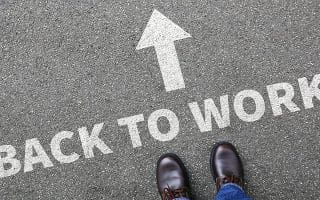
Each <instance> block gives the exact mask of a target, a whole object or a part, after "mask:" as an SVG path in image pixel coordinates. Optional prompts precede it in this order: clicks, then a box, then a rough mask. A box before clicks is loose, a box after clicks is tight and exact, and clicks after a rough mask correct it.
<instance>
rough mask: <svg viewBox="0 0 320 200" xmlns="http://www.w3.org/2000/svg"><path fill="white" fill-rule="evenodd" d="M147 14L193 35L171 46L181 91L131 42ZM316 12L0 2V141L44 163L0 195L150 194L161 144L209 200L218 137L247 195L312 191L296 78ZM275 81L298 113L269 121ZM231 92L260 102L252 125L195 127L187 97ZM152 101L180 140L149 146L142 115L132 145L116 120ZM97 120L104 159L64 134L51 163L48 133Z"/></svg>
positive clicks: (311, 148) (313, 168) (310, 144)
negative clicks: (37, 153) (288, 87)
mask: <svg viewBox="0 0 320 200" xmlns="http://www.w3.org/2000/svg"><path fill="white" fill-rule="evenodd" d="M154 9H157V10H159V11H160V12H161V13H162V14H164V15H165V16H166V17H168V18H169V19H171V20H172V21H173V22H175V23H176V24H177V25H179V26H180V27H181V28H183V29H184V30H185V31H187V32H188V33H190V34H191V35H192V37H191V38H187V39H183V40H179V41H176V42H175V45H176V49H177V53H178V56H179V61H180V65H181V70H182V73H183V76H184V81H185V85H186V87H185V89H181V90H176V91H172V92H166V90H165V88H164V86H163V80H162V77H161V74H160V70H159V66H158V61H157V57H156V54H155V51H154V49H153V48H148V49H143V50H139V51H137V50H136V49H135V48H136V45H137V44H138V41H139V39H140V37H141V35H142V33H143V30H144V28H145V26H146V24H147V22H148V20H149V18H150V15H151V13H152V11H153V10H154ZM319 11H320V3H319V1H317V0H314V1H307V0H300V1H289V0H288V1H256V0H252V1H247V0H246V1H230V0H222V1H221V0H217V1H204V0H198V1H194V0H184V1H178V0H176V1H173V0H172V1H171V0H169V1H164V0H163V1H156V0H139V1H138V0H128V1H125V0H118V1H111V0H105V1H103V0H90V1H84V0H78V1H74V0H70V1H46V0H44V1H40V0H39V1H38V0H34V1H24V0H21V1H12V0H0V145H5V144H10V145H13V146H14V147H15V148H16V149H17V158H18V159H19V160H21V162H22V161H23V157H24V145H25V141H26V140H27V139H31V138H38V139H39V141H40V142H41V144H42V145H43V147H44V149H45V150H46V151H47V152H48V155H49V157H50V158H51V159H52V161H53V163H54V166H53V167H50V168H43V167H42V166H41V165H36V166H35V170H34V171H32V172H27V173H24V172H23V171H20V172H19V173H17V174H16V175H13V176H10V177H4V178H1V179H0V199H10V200H12V199H32V200H33V199H121V200H122V199H160V197H159V195H158V192H157V189H156V182H155V164H156V161H157V159H158V157H159V156H160V155H161V154H163V153H167V152H175V153H176V154H178V155H179V156H180V157H181V159H182V160H183V161H184V162H185V165H186V166H187V168H188V170H189V173H190V175H191V184H192V187H193V192H194V194H195V197H196V199H200V200H205V199H211V198H212V196H213V195H214V182H213V180H212V177H211V174H210V170H209V155H210V150H211V147H212V145H213V144H214V143H216V142H218V141H221V140H228V141H231V142H233V143H234V144H235V146H236V147H237V148H238V149H239V152H240V154H241V157H242V159H243V162H244V164H245V173H246V188H247V191H248V193H249V195H250V196H252V197H253V198H254V199H261V200H265V199H274V200H279V199H292V200H293V199H310V200H316V199H320V192H319V187H320V177H319V176H320V175H319V163H320V155H319V152H320V151H319V150H320V148H319V146H320V145H319V144H320V134H319V131H320V123H319V121H320V114H319V110H320V101H318V100H315V101H314V105H315V106H314V108H312V109H307V110H306V109H304V107H303V103H302V99H301V96H300V94H299V88H298V83H297V79H298V78H301V77H307V78H308V79H309V80H311V78H312V77H313V76H314V75H316V74H318V73H320V68H319V67H320V66H319V64H320V50H319V47H320V17H319V16H320V12H319ZM278 82H288V83H291V84H293V86H294V87H295V93H296V96H295V98H294V101H295V103H296V104H297V105H298V106H299V107H300V108H301V111H299V112H290V111H289V110H287V109H285V108H284V109H283V112H284V113H283V115H280V116H277V117H275V116H273V114H272V110H271V107H270V103H269V101H268V100H267V99H268V94H267V91H266V85H270V84H274V83H278ZM244 89H254V90H257V91H259V92H260V93H261V94H262V95H263V97H264V99H265V100H266V112H265V114H264V116H263V117H262V118H261V119H260V120H258V121H256V122H252V123H247V122H243V121H241V120H239V118H238V117H237V116H236V115H235V114H234V112H231V126H230V127H227V128H224V129H219V128H218V127H217V125H216V124H214V125H213V130H212V131H210V132H205V133H201V132H200V131H199V129H198V127H197V125H196V123H195V122H194V119H193V117H192V114H191V112H190V110H188V107H187V105H188V103H190V102H194V101H197V102H198V103H199V104H202V103H203V100H204V99H207V98H212V99H214V100H215V101H218V100H219V97H220V96H221V95H224V94H228V95H230V96H234V95H235V94H236V93H237V92H239V91H241V90H244ZM247 106H248V109H250V108H249V107H250V106H249V105H247ZM162 108H166V109H170V110H172V111H174V112H175V113H176V114H177V116H178V117H179V119H180V133H179V135H178V136H177V137H176V138H175V139H174V140H172V141H168V142H160V141H157V140H155V139H153V138H152V137H151V136H150V134H149V133H148V128H147V124H146V123H145V122H142V123H139V130H140V132H141V141H142V147H138V148H133V147H132V144H131V141H130V137H129V134H128V130H127V129H126V127H119V126H118V124H117V119H119V118H122V117H128V116H132V115H137V114H144V117H145V119H147V118H148V116H149V115H150V113H152V112H153V111H155V110H157V109H162ZM101 122H104V123H105V126H104V128H103V132H102V133H103V134H101V138H103V140H104V141H105V142H106V144H107V145H108V146H109V147H110V148H111V149H112V150H113V153H112V154H108V155H103V154H102V153H101V152H99V151H98V150H97V151H95V157H94V158H90V159H85V158H83V154H81V151H82V148H81V145H80V141H79V138H78V137H74V138H73V139H72V140H70V141H68V143H66V144H65V145H64V146H63V150H64V151H66V152H73V151H75V152H78V153H79V154H80V155H81V157H80V159H79V160H77V161H75V162H74V163H70V164H59V163H58V162H57V161H56V160H54V159H53V158H52V155H51V154H50V153H49V152H50V146H49V144H50V140H51V138H52V137H53V136H54V135H55V134H56V133H58V132H60V131H63V130H66V131H73V132H75V133H76V132H77V129H78V128H80V127H83V126H86V127H88V128H89V129H90V130H91V128H92V126H93V125H94V124H96V123H101ZM160 124H162V125H163V127H162V128H163V129H166V128H168V127H166V126H165V122H161V123H160Z"/></svg>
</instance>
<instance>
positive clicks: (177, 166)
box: [157, 153, 191, 200]
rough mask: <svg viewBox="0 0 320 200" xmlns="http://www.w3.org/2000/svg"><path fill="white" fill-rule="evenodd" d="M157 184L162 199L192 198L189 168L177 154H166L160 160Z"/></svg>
mask: <svg viewBox="0 0 320 200" xmlns="http://www.w3.org/2000/svg"><path fill="white" fill-rule="evenodd" d="M157 185H158V190H159V193H160V195H161V197H162V200H173V199H174V198H178V197H186V198H189V199H191V194H190V186H189V178H188V174H187V170H186V168H185V167H184V165H183V163H182V161H181V160H180V158H179V157H178V156H177V155H175V154H172V153H168V154H164V155H162V156H161V157H160V159H159V160H158V163H157Z"/></svg>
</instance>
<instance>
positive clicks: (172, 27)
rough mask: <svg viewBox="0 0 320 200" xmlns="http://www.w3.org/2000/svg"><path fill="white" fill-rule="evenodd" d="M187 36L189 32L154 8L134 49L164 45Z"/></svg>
mask: <svg viewBox="0 0 320 200" xmlns="http://www.w3.org/2000/svg"><path fill="white" fill-rule="evenodd" d="M188 37H191V35H190V34H189V33H187V32H185V31H184V30H183V29H182V28H180V27H179V26H178V25H176V24H175V23H174V22H172V21H171V20H170V19H168V18H167V17H165V16H164V15H163V14H161V13H160V12H159V11H157V10H154V11H153V13H152V15H151V17H150V20H149V22H148V24H147V26H146V28H145V30H144V32H143V34H142V36H141V39H140V41H139V43H138V45H137V48H136V49H137V50H139V49H143V48H147V47H151V46H157V45H164V44H168V43H172V42H173V41H175V40H181V39H184V38H188Z"/></svg>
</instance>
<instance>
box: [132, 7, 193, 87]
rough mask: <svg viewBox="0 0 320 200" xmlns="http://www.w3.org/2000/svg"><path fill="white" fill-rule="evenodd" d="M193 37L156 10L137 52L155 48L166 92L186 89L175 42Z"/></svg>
mask: <svg viewBox="0 0 320 200" xmlns="http://www.w3.org/2000/svg"><path fill="white" fill-rule="evenodd" d="M188 37H191V35H190V34H189V33H187V32H185V31H184V30H183V29H182V28H180V27H179V26H178V25H176V24H175V23H173V22H172V21H171V20H170V19H168V18H167V17H165V16H164V15H163V14H161V13H160V12H159V11H157V10H154V11H153V13H152V15H151V17H150V20H149V22H148V24H147V26H146V28H145V30H144V32H143V34H142V36H141V39H140V41H139V43H138V45H137V50H139V49H143V48H147V47H151V46H154V47H155V50H156V54H157V58H158V62H159V66H160V71H161V74H162V78H163V82H164V86H165V88H166V91H167V92H169V91H172V90H177V89H181V88H185V84H184V80H183V76H182V72H181V68H180V64H179V60H178V56H177V51H176V49H175V46H174V41H175V40H181V39H184V38H188Z"/></svg>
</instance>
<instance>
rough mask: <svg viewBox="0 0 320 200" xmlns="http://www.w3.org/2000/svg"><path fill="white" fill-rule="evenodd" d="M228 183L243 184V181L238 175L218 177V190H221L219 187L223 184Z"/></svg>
mask: <svg viewBox="0 0 320 200" xmlns="http://www.w3.org/2000/svg"><path fill="white" fill-rule="evenodd" d="M226 183H235V184H238V185H240V186H242V185H243V181H242V179H241V178H239V177H237V176H234V175H232V176H224V177H218V178H217V179H216V188H217V191H219V189H220V188H221V186H222V185H223V184H226Z"/></svg>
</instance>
